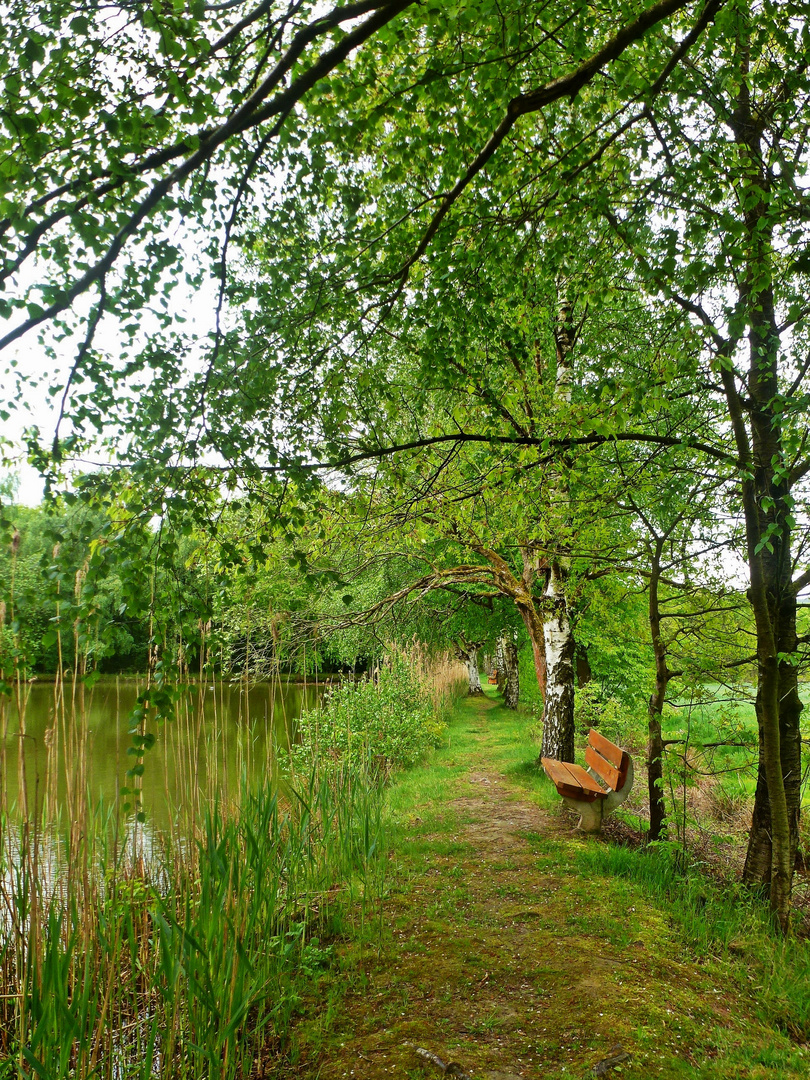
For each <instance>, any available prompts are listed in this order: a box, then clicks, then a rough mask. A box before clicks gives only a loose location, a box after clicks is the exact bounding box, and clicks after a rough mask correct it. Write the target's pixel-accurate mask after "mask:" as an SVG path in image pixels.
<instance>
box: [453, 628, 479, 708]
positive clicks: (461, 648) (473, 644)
mask: <svg viewBox="0 0 810 1080" xmlns="http://www.w3.org/2000/svg"><path fill="white" fill-rule="evenodd" d="M483 644H484V643H483V641H467V639H466V637H464V636H462V637H461V639H460V640H459V641H454V642H453V651H454V652H455V654H456V656H457V657H458V659H459V660H460V661H461V662H462V664H466V666H467V678H468V680H469V685H470V689H469V693H470V694H483V692H484V691H483V688H482V687H481V676H480V675H479V674H478V650H479V649H480V648H481V646H482V645H483Z"/></svg>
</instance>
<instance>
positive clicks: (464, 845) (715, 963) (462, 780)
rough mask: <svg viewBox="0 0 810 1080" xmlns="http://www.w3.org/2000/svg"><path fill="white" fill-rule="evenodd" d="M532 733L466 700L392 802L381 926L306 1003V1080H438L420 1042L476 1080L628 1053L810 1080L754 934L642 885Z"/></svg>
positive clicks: (632, 864)
mask: <svg viewBox="0 0 810 1080" xmlns="http://www.w3.org/2000/svg"><path fill="white" fill-rule="evenodd" d="M525 726H526V720H525V718H522V717H521V718H516V716H515V714H514V713H509V712H507V711H506V710H505V709H503V708H501V707H499V706H498V705H497V704H496V703H495V702H494V701H493V700H492V698H491V697H489V696H487V697H484V698H478V699H475V698H473V699H467V700H466V701H464V702H462V703H461V704H460V705H459V706H458V708H457V710H456V713H455V717H454V722H453V724H452V726H451V734H450V745H449V746H448V747H447V748H445V749H442V750H440V751H438V752H437V753H436V755H435V756H434V757H433V759H432V760H431V762H430V763H429V765H427V766H426V767H424V768H421V769H417V770H414V771H412V772H411V773H408V774H407V775H406V776H405V777H404V778H403V779H401V780H400V782H399V783H398V784H396V785H395V787H394V788H393V789H392V792H391V796H390V804H389V817H390V833H389V835H390V841H389V842H390V851H389V853H388V859H387V883H386V893H385V896H384V899H383V906H382V911H381V912H378V913H377V914H378V917H379V921H378V922H376V923H374V924H373V925H372V923H369V924H368V925H367V927H366V933H365V941H364V942H362V941H360V940H358V937H357V936H356V935H355V936H349V937H348V938H347V939H344V940H342V941H341V942H339V944H338V946H337V948H338V951H339V958H338V973H337V974H335V973H334V972H333V973H330V975H329V976H324V977H323V978H322V979H321V981H320V984H319V986H318V989H317V993H315V994H313V997H312V1000H310V1001H309V1002H307V1003H306V1006H305V1010H304V1012H305V1015H306V1017H307V1019H305V1020H302V1021H301V1023H300V1024H299V1026H298V1029H297V1035H296V1049H295V1053H296V1054H297V1057H298V1060H297V1065H296V1067H295V1071H296V1072H297V1074H298V1075H299V1076H303V1077H312V1078H315V1077H317V1078H319V1080H343V1078H351V1077H356V1078H358V1080H359V1078H363V1080H383V1078H391V1077H397V1078H401V1080H404V1078H412V1080H417V1078H422V1077H426V1078H427V1077H431V1076H433V1077H438V1076H440V1075H441V1074H440V1072H439V1070H438V1069H437V1068H435V1067H433V1066H431V1065H429V1064H423V1063H422V1062H421V1061H420V1059H419V1058H418V1057H417V1056H416V1055H415V1054H414V1051H413V1048H412V1047H411V1046H408V1045H407V1044H408V1043H411V1044H413V1045H416V1046H420V1047H424V1048H426V1049H428V1050H430V1051H432V1052H434V1053H435V1054H437V1055H439V1056H440V1057H441V1058H442V1059H443V1060H444V1061H453V1062H457V1063H459V1064H460V1065H461V1066H462V1067H463V1069H464V1070H465V1071H466V1072H468V1073H470V1074H471V1075H473V1076H474V1077H475V1078H476V1080H481V1078H488V1080H513V1078H517V1077H522V1078H525V1080H533V1078H540V1077H543V1078H556V1077H575V1078H584V1077H586V1076H589V1077H590V1076H593V1075H594V1073H593V1071H592V1070H593V1068H594V1066H595V1065H596V1064H597V1063H598V1062H600V1061H601V1060H602V1059H605V1058H607V1057H608V1056H609V1055H610V1054H611V1053H613V1052H615V1048H616V1046H617V1045H619V1046H621V1048H623V1050H624V1051H627V1052H628V1053H629V1054H631V1057H630V1059H629V1060H627V1061H625V1063H624V1065H623V1067H622V1070H621V1071H620V1072H619V1071H613V1070H611V1071H610V1072H609V1073H607V1075H610V1076H617V1077H618V1076H621V1077H623V1078H642V1077H706V1078H717V1080H720V1078H723V1080H725V1078H728V1080H741V1078H746V1080H749V1078H750V1080H759V1078H760V1077H763V1078H764V1077H769V1078H783V1077H784V1078H792V1077H796V1078H798V1077H802V1078H804V1077H806V1076H807V1075H808V1073H809V1072H810V1052H808V1051H807V1050H806V1049H805V1047H804V1045H802V1043H801V1039H800V1038H799V1034H800V1033H798V1032H797V1030H796V1029H795V1023H793V1021H791V1019H790V1016H792V1015H793V1014H792V1013H791V1012H790V1003H789V1002H787V1001H786V1002H785V1009H786V1011H785V1014H784V1016H781V1015H780V1008H781V1004H780V1000H781V999H780V997H779V994H780V992H781V991H780V989H779V986H778V978H776V976H775V975H774V973H773V972H770V973H769V971H768V969H767V965H768V962H764V963H763V961H762V960H761V958H760V959H757V956H756V955H755V954H756V952H757V948H756V944H755V942H754V940H753V938H751V939H750V940H749V938H748V937H747V936H746V933H745V932H743V931H741V930H740V929H739V927H738V928H737V929H736V930H735V933H736V935H737V936H736V937H735V938H733V939H732V940H726V941H725V942H724V943H723V944H722V945H720V944H718V943H717V942H712V939H711V934H709V935H708V937H707V936H706V934H707V932H706V930H705V928H702V927H697V926H692V925H690V923H689V919H690V918H692V919H695V920H698V919H700V907H701V905H700V900H701V897H700V896H697V897H692V898H691V899H690V902H689V903H688V904H685V902H684V898H683V897H682V896H678V895H677V891H678V889H680V888H683V889H685V888H686V886H680V885H678V883H677V882H674V883H673V884H672V886H671V895H670V897H669V898H665V897H662V896H661V892H660V888H659V889H658V891H657V892H656V889H654V888H653V887H652V885H651V884H650V881H652V880H653V879H652V878H651V879H650V881H647V880H645V876H644V873H643V872H641V871H639V866H640V862H647V863H649V862H650V859H651V858H652V857H651V856H648V855H641V854H639V853H638V852H636V851H632V850H629V849H626V848H621V847H618V846H617V845H616V843H615V840H611V838H610V836H609V835H606V836H604V837H602V838H593V837H583V836H579V835H577V834H576V833H575V832H574V830H573V824H574V822H575V819H573V818H571V817H570V816H569V815H567V814H565V812H563V811H561V809H560V805H559V800H558V799H557V797H556V794H555V793H554V791H553V789H552V788H551V786H550V785H549V784H548V783H547V782H546V781H545V780H544V779H542V778H538V777H537V774H536V770H534V769H533V768H532V767H531V762H532V758H533V757H534V756H535V755H536V749H535V748H533V746H532V745H531V744H530V743H528V742H527V741H525V738H524V736H523V735H522V734H521V729H522V728H525ZM659 862H660V856H659ZM655 880H658V879H655ZM670 902H671V903H670ZM671 905H674V908H676V909H677V911H678V912H679V915H678V917H677V918H675V917H673V916H672V907H671ZM690 912H691V915H690ZM684 913H685V914H684ZM808 993H810V991H808ZM765 999H767V1004H763V1001H764V1000H765ZM780 1028H781V1030H780ZM791 1030H792V1035H791Z"/></svg>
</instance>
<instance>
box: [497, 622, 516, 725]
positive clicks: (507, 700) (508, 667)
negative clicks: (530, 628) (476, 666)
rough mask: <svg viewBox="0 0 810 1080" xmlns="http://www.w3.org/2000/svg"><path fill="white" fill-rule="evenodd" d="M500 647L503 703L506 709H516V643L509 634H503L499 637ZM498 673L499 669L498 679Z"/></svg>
mask: <svg viewBox="0 0 810 1080" xmlns="http://www.w3.org/2000/svg"><path fill="white" fill-rule="evenodd" d="M500 649H501V656H502V658H503V674H504V683H503V703H504V705H505V706H506V708H507V709H516V708H517V707H518V699H519V697H520V675H519V672H518V651H517V645H516V644H515V639H514V637H512V635H511V634H504V636H503V637H502V638H501V640H500ZM500 674H501V673H500V671H498V676H499V680H500ZM499 685H500V681H499Z"/></svg>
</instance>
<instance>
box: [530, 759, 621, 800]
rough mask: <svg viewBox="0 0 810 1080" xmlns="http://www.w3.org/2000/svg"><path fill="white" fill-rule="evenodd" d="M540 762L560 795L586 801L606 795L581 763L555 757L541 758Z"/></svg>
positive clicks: (602, 797)
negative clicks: (559, 759)
mask: <svg viewBox="0 0 810 1080" xmlns="http://www.w3.org/2000/svg"><path fill="white" fill-rule="evenodd" d="M542 762H543V768H544V769H545V770H546V772H547V773H548V775H549V777H550V778H551V780H552V782H553V783H554V785H555V786H556V788H557V791H558V792H559V793H560V795H565V796H567V797H568V798H569V799H582V800H585V801H587V802H593V801H594V800H595V799H604V798H605V797H606V796H607V792H606V791H605V790H604V789H603V788H602V787H600V785H599V784H598V783H597V781H596V780H594V778H593V777H592V776H591V774H590V773H589V772H586V771H585V769H583V768H582V766H581V765H572V764H571V763H570V762H567V761H557V760H556V759H555V758H543V759H542Z"/></svg>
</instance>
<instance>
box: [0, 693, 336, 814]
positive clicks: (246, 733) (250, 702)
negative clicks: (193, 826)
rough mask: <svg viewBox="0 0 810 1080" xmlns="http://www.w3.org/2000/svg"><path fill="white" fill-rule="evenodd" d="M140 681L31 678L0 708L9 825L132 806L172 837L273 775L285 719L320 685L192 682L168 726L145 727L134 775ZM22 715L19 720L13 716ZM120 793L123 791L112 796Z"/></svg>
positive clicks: (0, 799)
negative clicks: (146, 742) (147, 744)
mask: <svg viewBox="0 0 810 1080" xmlns="http://www.w3.org/2000/svg"><path fill="white" fill-rule="evenodd" d="M144 685H145V683H144V680H142V679H141V680H139V679H137V678H125V677H111V678H103V679H100V680H99V681H98V682H97V683H96V684H95V686H93V687H92V688H89V687H87V686H85V685H83V684H82V683H81V682H78V681H77V682H75V683H74V682H73V681H72V680H66V681H65V682H63V683H54V682H47V681H35V682H32V683H26V684H24V685H22V686H21V687H20V689H19V698H18V699H13V700H12V701H9V700H8V699H5V700H4V701H3V702H2V703H0V781H2V787H1V788H0V810H6V811H8V813H9V817H10V818H11V820H15V819H17V820H20V819H25V818H28V819H33V818H37V819H40V818H41V814H42V811H43V810H44V812H45V813H44V816H45V819H46V820H49V821H52V822H53V821H65V820H68V821H72V822H74V823H75V822H76V820H77V819H78V818H83V817H84V815H85V814H86V813H87V812H88V810H91V809H97V808H98V807H101V808H102V811H106V812H112V813H113V814H114V815H117V814H118V813H119V812H121V811H123V810H124V804H125V803H128V804H130V806H134V805H135V804H136V802H137V803H138V804H140V806H141V807H142V809H143V811H144V813H145V814H146V816H147V819H148V820H149V822H150V824H151V826H152V827H153V828H156V829H158V830H173V829H179V830H180V831H181V832H185V831H187V830H186V829H185V828H184V825H188V824H190V823H193V822H194V821H195V819H197V820H198V819H199V815H200V814H201V813H202V812H203V808H204V806H205V805H206V804H208V803H211V802H213V801H214V800H218V801H219V802H220V804H227V803H228V802H231V801H233V800H236V798H237V797H238V793H239V791H240V787H241V784H242V782H243V781H245V782H247V784H248V785H251V784H253V783H255V782H256V781H257V780H258V779H259V778H261V777H263V776H266V775H267V774H268V772H270V773H272V771H273V769H274V748H275V747H276V746H277V745H278V744H281V745H288V744H289V740H290V737H291V732H293V731H294V721H295V719H296V718H297V717H298V716H300V714H301V712H302V711H303V710H304V709H306V708H310V707H312V706H313V705H314V704H315V703H316V702H317V700H318V698H319V696H320V694H321V692H322V690H323V684H315V683H307V684H301V683H292V682H285V681H276V682H273V683H258V684H253V685H250V686H248V685H246V684H244V683H228V682H222V681H216V682H197V683H193V684H191V685H190V686H189V688H188V690H187V692H186V693H184V694H183V695H182V698H181V701H180V702H179V704H178V706H177V709H176V716H175V719H174V720H171V721H167V722H163V723H155V722H151V723H148V724H147V728H146V730H147V731H150V732H152V733H153V734H154V735H155V744H154V746H153V747H152V749H150V750H149V751H148V752H147V753H146V754H145V755H144V757H143V775H142V776H134V777H133V776H129V777H128V776H127V772H128V771H129V770H131V769H132V768H133V766H137V765H138V760H139V759H138V758H137V757H136V756H133V754H132V753H129V752H128V751H129V750H130V747H132V736H131V735H130V733H129V725H130V714H131V711H132V709H133V707H134V705H135V701H136V697H137V695H138V693H139V692H140V690H142V689H143V687H144ZM21 713H22V722H21V720H20V715H21ZM123 788H128V789H129V791H130V794H122V789H123Z"/></svg>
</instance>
